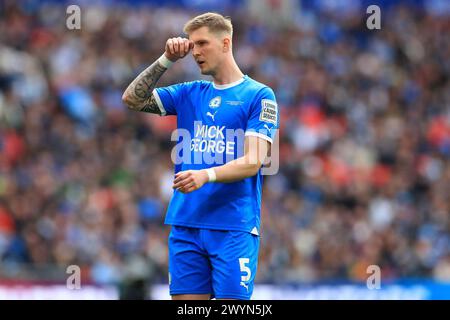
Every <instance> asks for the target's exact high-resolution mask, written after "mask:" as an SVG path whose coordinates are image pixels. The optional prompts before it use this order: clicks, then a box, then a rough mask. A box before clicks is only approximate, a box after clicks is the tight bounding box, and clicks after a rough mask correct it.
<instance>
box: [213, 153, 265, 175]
mask: <svg viewBox="0 0 450 320" xmlns="http://www.w3.org/2000/svg"><path fill="white" fill-rule="evenodd" d="M261 165H262V163H261V162H260V161H258V160H257V159H252V158H251V157H250V156H249V155H244V156H242V157H241V158H238V159H235V160H233V161H230V162H227V163H226V164H224V165H221V166H217V167H214V168H213V170H214V173H215V181H216V182H234V181H239V180H243V179H245V178H248V177H252V176H254V175H256V174H257V173H258V170H259V169H260V168H261Z"/></svg>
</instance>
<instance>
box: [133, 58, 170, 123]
mask: <svg viewBox="0 0 450 320" xmlns="http://www.w3.org/2000/svg"><path fill="white" fill-rule="evenodd" d="M166 70H167V69H166V68H165V67H163V66H161V65H160V64H159V62H158V61H155V62H154V63H153V64H152V65H151V66H150V67H148V68H147V69H145V70H144V71H143V72H142V73H141V74H140V75H139V76H138V77H137V78H136V79H134V80H133V82H132V83H131V84H130V85H129V86H128V88H127V90H126V95H127V100H128V102H129V103H128V105H129V106H130V107H131V108H132V109H134V110H137V111H144V112H150V113H158V114H160V113H161V111H160V110H159V108H158V104H157V103H156V100H155V98H154V97H153V94H152V92H153V89H154V88H155V86H156V83H157V82H158V80H159V78H160V77H161V75H162V74H163V73H164V72H165V71H166Z"/></svg>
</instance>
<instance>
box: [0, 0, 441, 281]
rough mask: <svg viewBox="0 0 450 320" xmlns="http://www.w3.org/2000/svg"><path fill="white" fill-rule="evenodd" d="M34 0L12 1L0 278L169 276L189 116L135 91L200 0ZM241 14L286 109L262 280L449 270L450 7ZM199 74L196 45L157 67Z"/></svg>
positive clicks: (0, 49)
mask: <svg viewBox="0 0 450 320" xmlns="http://www.w3.org/2000/svg"><path fill="white" fill-rule="evenodd" d="M27 3H28V2H23V3H20V2H19V4H15V2H12V1H11V2H9V1H6V2H4V3H3V4H2V5H1V6H0V279H1V278H7V277H12V278H14V277H15V278H18V277H23V278H32V277H33V275H35V277H37V278H39V279H43V278H44V274H45V272H47V273H51V272H48V270H65V269H66V267H67V266H69V265H72V264H76V265H79V266H80V267H81V268H82V272H83V273H82V274H83V277H84V279H85V280H86V281H91V282H94V283H100V284H105V283H112V284H119V283H123V282H124V281H125V280H126V279H152V281H156V282H164V283H166V282H167V279H166V276H167V236H168V232H169V227H168V226H165V225H164V224H163V221H164V215H165V210H166V208H167V204H168V201H169V200H170V197H171V193H172V190H171V184H172V180H173V165H172V162H171V159H170V152H171V149H172V147H173V146H174V144H175V142H174V141H171V140H170V135H171V132H172V130H173V129H174V128H175V126H176V118H175V117H171V116H170V117H159V116H155V115H150V114H145V113H136V112H133V111H130V110H128V109H127V108H126V107H125V106H124V105H123V104H122V102H121V95H122V92H123V91H124V89H125V88H126V86H127V85H128V84H129V82H130V81H131V80H132V79H133V78H134V77H135V76H136V75H137V74H139V73H140V72H141V71H142V70H143V69H144V68H145V67H146V66H148V65H149V64H151V63H152V62H153V61H154V60H155V59H156V58H158V57H159V56H160V55H161V54H162V52H163V48H164V44H165V41H166V39H167V38H168V37H173V36H179V35H181V30H182V27H183V24H184V23H185V22H186V21H187V20H188V19H189V18H190V17H192V16H194V15H196V14H197V13H198V12H191V11H189V10H182V9H174V8H165V7H155V8H151V7H145V8H132V7H131V6H125V5H119V4H118V5H114V6H107V7H103V6H85V7H83V6H81V13H82V28H81V30H68V29H67V28H66V24H65V19H66V18H67V15H66V12H65V7H63V6H61V5H58V4H43V5H39V6H29V5H27ZM230 15H231V16H232V20H233V23H234V27H235V33H234V54H235V57H236V60H237V62H238V64H239V65H240V67H241V69H242V70H243V72H244V73H246V74H248V75H249V76H251V77H252V78H254V79H256V80H258V81H260V82H263V83H266V84H267V85H269V86H270V87H272V88H273V90H274V91H275V94H276V96H277V100H278V104H279V106H280V109H281V130H280V135H279V143H280V144H279V148H280V170H279V173H278V174H277V175H274V176H267V177H265V182H264V191H263V207H262V212H261V215H262V231H261V234H262V237H261V242H262V244H261V252H260V261H259V265H258V268H259V269H258V274H257V281H259V282H275V283H280V282H292V281H299V282H311V281H328V280H336V279H340V280H353V281H364V280H365V279H366V278H367V276H368V275H367V272H366V271H367V267H368V266H369V265H378V266H379V267H380V268H381V271H382V276H383V277H384V279H399V278H434V279H436V280H441V281H450V200H449V199H450V161H449V158H450V82H449V74H450V38H449V37H448V32H449V29H450V24H449V19H448V15H445V14H444V15H439V14H438V13H436V12H428V11H426V10H415V9H410V8H407V7H405V6H395V7H392V8H390V9H389V10H388V11H383V18H382V28H381V30H368V29H367V28H366V25H365V19H366V17H367V15H366V14H365V10H364V9H363V10H361V12H357V13H356V14H341V13H340V14H336V13H333V12H330V11H324V12H313V11H299V12H298V13H297V14H296V15H295V17H294V19H293V20H292V21H291V22H290V23H289V24H287V25H286V24H285V25H283V26H281V28H282V29H273V28H271V27H269V26H267V25H266V24H265V23H264V20H262V19H258V18H252V17H250V16H249V15H248V14H247V13H246V11H245V10H243V8H239V10H236V11H235V12H231V14H230ZM279 28H280V27H279ZM198 78H203V79H207V78H204V77H203V76H200V74H199V71H198V68H197V66H196V65H195V63H194V62H193V60H192V58H191V57H188V58H186V59H183V60H182V61H179V62H177V63H176V64H175V65H174V66H173V68H171V69H170V70H169V71H168V72H167V73H166V74H165V75H164V76H163V77H162V79H161V81H160V83H159V85H160V86H164V85H169V84H173V83H178V82H182V81H189V80H194V79H198ZM55 272H56V273H57V272H58V271H55ZM62 274H64V273H62ZM36 275H39V276H36ZM46 275H47V276H48V277H51V275H50V274H46Z"/></svg>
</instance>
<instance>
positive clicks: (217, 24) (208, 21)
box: [183, 12, 233, 36]
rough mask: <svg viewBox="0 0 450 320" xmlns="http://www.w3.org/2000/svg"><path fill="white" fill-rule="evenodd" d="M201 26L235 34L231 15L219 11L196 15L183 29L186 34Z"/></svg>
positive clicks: (216, 31)
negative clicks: (224, 14)
mask: <svg viewBox="0 0 450 320" xmlns="http://www.w3.org/2000/svg"><path fill="white" fill-rule="evenodd" d="M201 27H208V29H209V31H210V32H212V33H226V34H228V35H230V36H232V35H233V25H232V24H231V18H230V17H224V16H222V15H221V14H219V13H215V12H207V13H204V14H201V15H199V16H196V17H194V18H192V19H191V20H189V21H188V22H186V24H185V25H184V28H183V31H184V32H185V33H186V34H189V33H191V32H192V31H195V30H197V29H200V28H201Z"/></svg>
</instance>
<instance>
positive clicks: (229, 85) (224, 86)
mask: <svg viewBox="0 0 450 320" xmlns="http://www.w3.org/2000/svg"><path fill="white" fill-rule="evenodd" d="M244 80H245V76H243V77H242V78H241V79H239V80H237V81H235V82H231V83H226V84H215V83H214V81H213V82H212V85H213V87H214V89H217V90H224V89H229V88H232V87H235V86H237V85H239V84H241V83H242V82H244Z"/></svg>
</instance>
